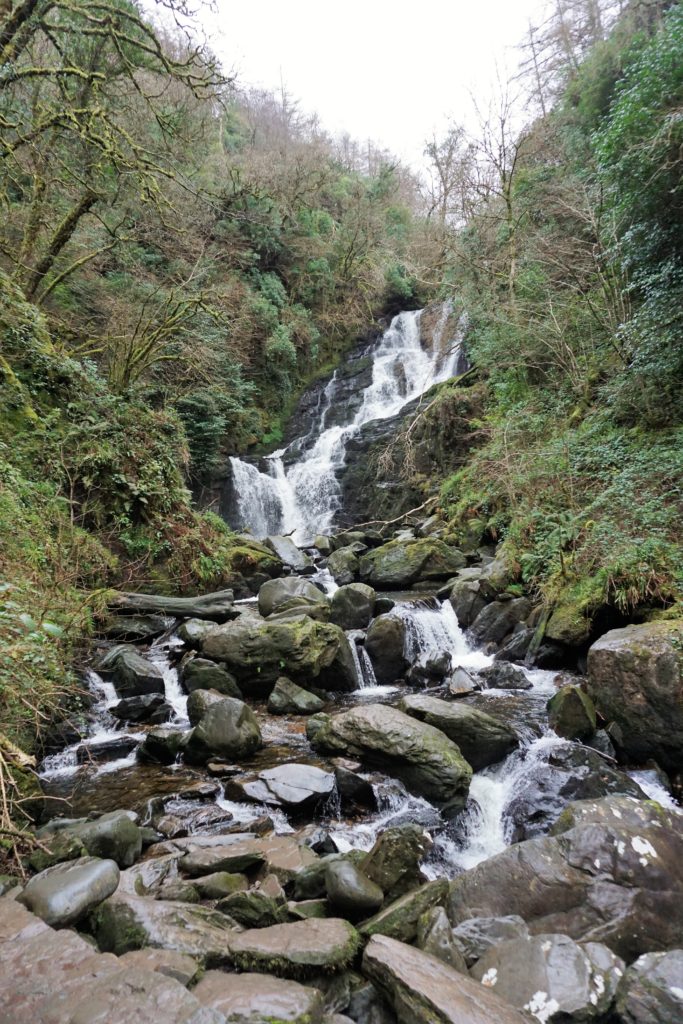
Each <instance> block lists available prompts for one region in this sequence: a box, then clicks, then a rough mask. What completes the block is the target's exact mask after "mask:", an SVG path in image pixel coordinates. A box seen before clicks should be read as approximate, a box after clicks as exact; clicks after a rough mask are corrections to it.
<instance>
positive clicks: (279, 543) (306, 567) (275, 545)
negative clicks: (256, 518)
mask: <svg viewBox="0 0 683 1024" xmlns="http://www.w3.org/2000/svg"><path fill="white" fill-rule="evenodd" d="M264 544H265V545H266V547H267V548H270V550H271V551H272V552H273V553H274V554H275V555H277V557H278V558H279V559H280V561H281V562H282V563H283V564H284V565H288V566H289V568H290V569H291V570H292V572H300V573H310V572H314V571H315V566H314V565H313V559H312V558H310V557H309V556H308V555H307V554H306V553H305V552H304V551H302V550H301V549H300V548H298V547H297V546H296V544H295V543H294V541H293V540H292V538H291V537H278V536H272V537H266V539H265V541H264Z"/></svg>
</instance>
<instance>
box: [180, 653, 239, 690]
mask: <svg viewBox="0 0 683 1024" xmlns="http://www.w3.org/2000/svg"><path fill="white" fill-rule="evenodd" d="M180 679H181V682H182V684H183V686H184V687H185V689H186V690H187V692H188V693H193V692H194V690H215V691H216V692H217V693H222V694H223V696H224V697H237V698H241V697H242V691H241V690H240V688H239V686H238V685H237V680H236V679H235V677H234V676H233V675H231V673H230V672H228V670H227V669H226V668H224V667H223V666H222V665H217V664H216V662H215V661H210V660H209V659H208V658H189V659H188V660H187V661H184V662H183V664H182V666H181V670H180Z"/></svg>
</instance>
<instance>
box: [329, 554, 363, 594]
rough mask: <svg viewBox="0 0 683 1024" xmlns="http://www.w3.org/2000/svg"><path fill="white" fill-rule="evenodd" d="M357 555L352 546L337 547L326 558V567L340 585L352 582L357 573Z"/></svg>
mask: <svg viewBox="0 0 683 1024" xmlns="http://www.w3.org/2000/svg"><path fill="white" fill-rule="evenodd" d="M359 564H360V563H359V561H358V555H357V554H356V552H355V551H354V550H353V548H352V547H350V546H349V547H343V548H337V550H336V551H333V552H332V554H331V555H330V556H329V558H328V559H327V568H328V569H329V570H330V572H331V573H332V575H333V576H334V579H335V581H336V582H337V583H338V584H339V586H340V587H342V586H345V585H347V584H349V583H353V581H354V580H355V579H356V576H357V575H358V569H359Z"/></svg>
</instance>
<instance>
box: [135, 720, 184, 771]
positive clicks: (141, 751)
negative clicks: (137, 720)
mask: <svg viewBox="0 0 683 1024" xmlns="http://www.w3.org/2000/svg"><path fill="white" fill-rule="evenodd" d="M187 735H188V734H187V733H186V732H181V731H180V730H179V729H173V728H171V727H169V726H164V725H157V726H155V727H154V728H153V729H150V730H149V732H148V733H147V735H146V736H145V738H144V740H143V741H142V743H141V744H140V746H139V747H138V752H137V756H138V759H139V760H140V761H152V762H154V763H158V764H173V763H174V761H175V760H176V758H177V757H178V754H179V753H180V751H181V749H182V747H183V744H184V743H185V738H186V737H187Z"/></svg>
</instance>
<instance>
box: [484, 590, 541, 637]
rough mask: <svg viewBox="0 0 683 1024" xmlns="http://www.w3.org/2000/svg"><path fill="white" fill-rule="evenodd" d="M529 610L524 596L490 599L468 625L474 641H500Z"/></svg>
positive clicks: (522, 619) (529, 604) (528, 603)
mask: <svg viewBox="0 0 683 1024" xmlns="http://www.w3.org/2000/svg"><path fill="white" fill-rule="evenodd" d="M530 611H531V602H530V601H528V600H527V599H526V597H517V598H513V600H512V601H492V602H491V604H487V605H486V607H485V608H483V609H482V610H481V611H480V612H479V614H478V615H477V617H476V619H475V620H474V622H473V623H472V626H471V627H470V632H471V635H472V639H473V640H474V641H475V643H478V644H485V643H490V642H493V643H497V644H498V643H500V641H501V640H502V639H503V637H505V636H507V635H508V633H510V632H512V630H513V629H514V627H515V626H516V625H517V623H518V622H523V621H524V619H526V617H527V616H528V614H529V612H530Z"/></svg>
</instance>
